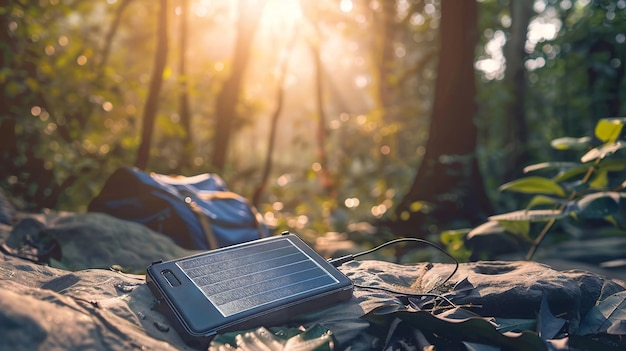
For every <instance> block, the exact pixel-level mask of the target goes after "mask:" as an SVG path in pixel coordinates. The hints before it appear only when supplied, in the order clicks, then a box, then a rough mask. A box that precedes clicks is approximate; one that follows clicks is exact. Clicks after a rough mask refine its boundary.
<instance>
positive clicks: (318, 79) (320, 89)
mask: <svg viewBox="0 0 626 351" xmlns="http://www.w3.org/2000/svg"><path fill="white" fill-rule="evenodd" d="M318 37H319V33H318ZM319 43H320V41H319V40H316V41H315V42H311V43H309V48H310V50H311V57H312V58H313V74H314V83H313V84H314V88H315V92H314V98H315V110H316V112H317V128H316V129H315V143H316V148H317V152H316V153H317V162H318V163H319V164H320V171H319V179H320V181H321V184H322V189H323V190H324V193H325V194H326V195H327V196H329V197H331V198H332V197H334V193H335V185H334V182H333V179H332V177H331V175H330V174H329V169H328V154H327V153H326V134H327V131H326V110H325V109H324V66H323V64H322V58H321V56H320V44H319Z"/></svg>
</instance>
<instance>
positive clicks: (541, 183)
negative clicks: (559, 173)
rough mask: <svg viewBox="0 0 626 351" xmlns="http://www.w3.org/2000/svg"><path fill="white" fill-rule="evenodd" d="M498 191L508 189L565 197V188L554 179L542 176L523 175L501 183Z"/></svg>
mask: <svg viewBox="0 0 626 351" xmlns="http://www.w3.org/2000/svg"><path fill="white" fill-rule="evenodd" d="M499 190H500V191H504V190H508V191H515V192H519V193H527V194H546V195H557V196H561V197H565V196H566V194H565V190H563V188H562V187H561V186H560V185H559V184H558V183H557V182H555V181H553V180H551V179H548V178H544V177H537V176H531V177H525V178H520V179H517V180H514V181H512V182H508V183H506V184H504V185H501V186H500V188H499Z"/></svg>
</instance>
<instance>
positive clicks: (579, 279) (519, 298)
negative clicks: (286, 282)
mask: <svg viewBox="0 0 626 351" xmlns="http://www.w3.org/2000/svg"><path fill="white" fill-rule="evenodd" d="M453 269H454V265H452V264H444V263H435V264H432V263H419V264H416V265H407V266H405V265H396V264H392V263H387V262H381V261H361V262H350V263H348V264H346V265H344V266H343V267H342V271H343V272H344V273H345V274H346V275H347V276H348V277H350V279H352V280H353V281H354V282H355V284H357V285H358V286H368V287H373V288H377V287H380V288H384V289H391V290H396V291H397V290H401V291H403V292H406V293H407V294H420V293H430V292H434V293H438V294H441V295H443V296H445V297H447V298H448V299H449V300H451V301H452V302H453V303H454V304H456V305H459V306H461V305H462V306H463V307H464V308H466V309H469V310H471V311H473V312H475V313H477V314H479V315H482V316H497V317H502V318H536V315H537V312H538V311H539V306H540V303H541V300H542V296H543V295H544V294H545V295H546V296H547V299H548V303H549V305H550V307H551V310H552V313H553V314H554V315H560V316H561V317H563V318H566V319H568V320H569V322H570V325H571V326H572V328H573V329H575V328H576V327H577V326H578V324H579V323H580V320H581V318H582V317H583V316H584V315H585V314H586V313H587V312H589V310H590V309H591V308H592V307H593V306H594V305H595V304H596V303H597V301H600V300H603V299H604V298H606V297H607V296H609V295H611V294H614V293H616V292H619V291H624V290H626V284H625V283H624V282H622V281H619V280H614V279H610V278H606V277H603V276H600V275H597V274H593V273H590V272H586V271H581V270H572V271H564V272H559V271H556V270H553V269H551V268H550V267H549V266H546V265H543V264H539V263H536V262H526V261H514V262H504V261H484V262H475V263H466V264H461V265H460V266H459V269H458V271H457V272H456V273H455V274H454V276H452V278H451V279H450V280H449V281H448V282H446V283H445V284H444V285H443V286H439V285H440V284H441V283H442V282H443V281H444V280H445V278H446V277H447V276H448V275H449V274H450V273H451V272H452V271H453ZM461 283H463V284H461ZM392 296H394V295H393V294H392ZM377 299H379V300H378V302H376V301H373V302H372V301H371V302H370V303H369V304H368V306H369V309H373V308H376V307H378V305H377V303H379V304H382V305H383V306H384V305H386V304H387V303H388V302H387V301H386V299H385V298H381V297H380V296H379V297H377ZM387 300H388V299H387Z"/></svg>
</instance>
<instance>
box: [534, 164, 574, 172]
mask: <svg viewBox="0 0 626 351" xmlns="http://www.w3.org/2000/svg"><path fill="white" fill-rule="evenodd" d="M575 167H580V163H577V162H541V163H536V164H534V165H530V166H526V167H524V173H530V172H534V171H549V170H554V169H558V170H562V169H570V168H575Z"/></svg>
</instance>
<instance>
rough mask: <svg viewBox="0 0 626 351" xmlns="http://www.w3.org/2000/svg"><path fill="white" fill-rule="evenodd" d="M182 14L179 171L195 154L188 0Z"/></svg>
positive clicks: (189, 164) (187, 165)
mask: <svg viewBox="0 0 626 351" xmlns="http://www.w3.org/2000/svg"><path fill="white" fill-rule="evenodd" d="M180 7H181V14H180V30H179V37H178V40H179V42H180V48H179V58H178V76H179V79H180V96H179V98H178V99H179V103H178V104H179V105H178V108H179V113H178V114H179V115H180V124H181V126H182V127H183V131H184V132H185V136H184V137H183V147H182V150H181V155H180V157H179V160H178V165H177V169H178V172H179V173H180V171H181V170H182V169H183V168H185V167H189V166H191V164H192V162H191V157H192V154H193V139H192V134H191V112H190V108H189V93H188V86H189V77H188V76H187V35H188V33H189V30H188V15H187V14H188V12H189V6H188V1H187V0H181V5H180Z"/></svg>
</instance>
